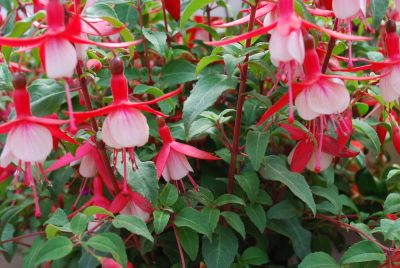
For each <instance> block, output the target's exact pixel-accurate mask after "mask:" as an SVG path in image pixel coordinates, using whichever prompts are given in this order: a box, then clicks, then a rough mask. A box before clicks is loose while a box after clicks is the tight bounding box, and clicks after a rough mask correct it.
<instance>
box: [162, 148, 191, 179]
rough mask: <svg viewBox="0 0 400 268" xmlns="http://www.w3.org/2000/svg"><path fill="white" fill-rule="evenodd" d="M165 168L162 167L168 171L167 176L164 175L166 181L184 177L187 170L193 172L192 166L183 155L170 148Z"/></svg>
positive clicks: (187, 172)
mask: <svg viewBox="0 0 400 268" xmlns="http://www.w3.org/2000/svg"><path fill="white" fill-rule="evenodd" d="M166 167H167V168H166V169H164V171H165V172H167V173H168V175H167V177H169V178H168V179H167V178H166V177H164V178H165V179H166V180H167V181H168V180H169V179H171V180H175V181H176V180H180V179H182V178H183V177H185V176H186V175H187V174H189V172H193V169H192V167H191V166H190V164H189V162H188V160H187V158H186V156H185V155H183V154H181V153H179V152H177V151H175V150H171V151H170V153H169V158H168V160H167V166H166ZM163 176H164V173H163Z"/></svg>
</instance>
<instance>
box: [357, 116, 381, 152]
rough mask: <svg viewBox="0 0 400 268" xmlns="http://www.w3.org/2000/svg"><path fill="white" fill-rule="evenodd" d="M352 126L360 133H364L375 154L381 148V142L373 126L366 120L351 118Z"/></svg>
mask: <svg viewBox="0 0 400 268" xmlns="http://www.w3.org/2000/svg"><path fill="white" fill-rule="evenodd" d="M353 127H354V128H355V129H356V130H357V131H358V132H360V133H362V134H364V135H366V136H367V137H368V139H369V140H370V141H371V144H372V147H371V148H370V149H371V150H373V152H374V153H375V154H376V155H377V154H378V153H379V152H380V149H381V142H380V140H379V137H378V135H377V134H376V131H375V129H374V128H373V127H371V126H370V125H369V124H368V123H367V122H365V121H363V120H360V119H353Z"/></svg>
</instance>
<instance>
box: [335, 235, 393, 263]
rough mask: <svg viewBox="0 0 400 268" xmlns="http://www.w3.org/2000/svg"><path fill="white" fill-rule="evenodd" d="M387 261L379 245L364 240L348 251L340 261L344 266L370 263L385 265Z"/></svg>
mask: <svg viewBox="0 0 400 268" xmlns="http://www.w3.org/2000/svg"><path fill="white" fill-rule="evenodd" d="M385 259H386V256H385V254H384V253H383V251H382V250H381V249H380V248H379V247H378V246H377V245H375V244H374V243H372V242H371V241H367V240H364V241H361V242H358V243H356V244H354V245H352V246H351V247H350V248H349V249H347V250H346V252H345V253H344V254H343V256H342V258H341V259H340V263H341V264H342V265H344V264H350V263H357V262H369V261H378V262H380V263H383V262H384V261H385Z"/></svg>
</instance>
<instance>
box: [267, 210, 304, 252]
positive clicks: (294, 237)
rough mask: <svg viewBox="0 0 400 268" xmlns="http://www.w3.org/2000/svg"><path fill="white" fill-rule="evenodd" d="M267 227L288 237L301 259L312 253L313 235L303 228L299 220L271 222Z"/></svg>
mask: <svg viewBox="0 0 400 268" xmlns="http://www.w3.org/2000/svg"><path fill="white" fill-rule="evenodd" d="M267 227H268V228H269V229H271V230H273V231H275V232H277V233H280V234H282V235H284V236H286V237H288V238H289V239H290V240H291V241H292V244H293V249H294V252H295V253H296V255H297V256H299V257H300V258H301V259H302V258H304V257H305V256H307V255H308V254H309V253H310V252H311V233H310V231H308V230H306V229H304V228H303V226H301V224H300V222H299V219H298V218H290V219H287V220H272V219H271V220H269V221H268V222H267Z"/></svg>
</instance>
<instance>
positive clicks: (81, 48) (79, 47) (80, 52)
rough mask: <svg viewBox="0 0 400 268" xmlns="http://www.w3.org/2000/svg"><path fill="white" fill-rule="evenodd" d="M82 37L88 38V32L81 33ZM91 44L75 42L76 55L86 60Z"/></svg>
mask: <svg viewBox="0 0 400 268" xmlns="http://www.w3.org/2000/svg"><path fill="white" fill-rule="evenodd" d="M80 37H81V38H82V39H88V36H87V34H81V35H80ZM88 48H89V45H84V44H78V43H77V44H75V50H76V56H77V57H78V59H79V60H81V61H84V60H86V58H87V53H86V51H87V50H88Z"/></svg>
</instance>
